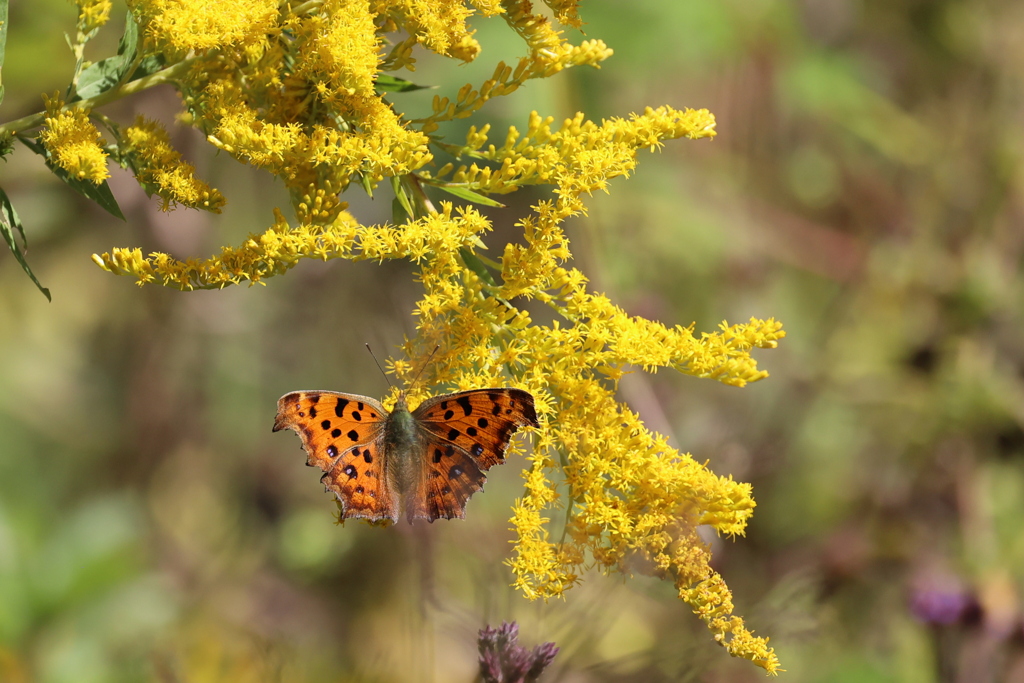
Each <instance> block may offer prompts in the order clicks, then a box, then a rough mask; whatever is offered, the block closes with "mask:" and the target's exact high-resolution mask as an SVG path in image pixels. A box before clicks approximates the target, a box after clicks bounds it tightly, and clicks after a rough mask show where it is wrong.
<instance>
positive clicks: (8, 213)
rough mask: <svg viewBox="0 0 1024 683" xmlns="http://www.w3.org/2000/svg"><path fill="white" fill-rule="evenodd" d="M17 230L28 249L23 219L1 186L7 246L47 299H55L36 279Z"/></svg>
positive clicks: (0, 219) (0, 218)
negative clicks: (19, 244)
mask: <svg viewBox="0 0 1024 683" xmlns="http://www.w3.org/2000/svg"><path fill="white" fill-rule="evenodd" d="M15 230H17V231H18V233H19V234H20V235H21V240H22V241H23V242H25V248H26V249H27V248H28V242H27V241H25V228H24V226H22V224H21V219H20V218H18V212H17V211H15V210H14V207H13V206H12V205H11V200H10V199H8V198H7V193H6V192H4V191H3V189H2V188H0V233H3V236H4V242H7V246H8V247H10V249H11V253H12V254H14V258H16V259H17V260H18V263H20V264H21V267H22V269H23V270H24V271H25V272H26V273H28V276H29V277H30V278H32V282H34V283H36V287H38V288H39V291H40V292H42V293H43V295H44V296H45V297H46V300H47V301H53V299H52V298H51V297H50V290H48V289H47V288H46V287H43V285H42V284H41V283H40V282H39V280H37V279H36V276H35V274H34V273H33V272H32V269H31V268H29V266H28V261H26V260H25V252H24V251H22V249H21V247H20V246H18V240H17V239H16V238H15V237H14V231H15Z"/></svg>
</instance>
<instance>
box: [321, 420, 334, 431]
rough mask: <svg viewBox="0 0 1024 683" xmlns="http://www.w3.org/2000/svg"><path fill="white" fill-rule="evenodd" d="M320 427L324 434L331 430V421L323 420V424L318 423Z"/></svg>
mask: <svg viewBox="0 0 1024 683" xmlns="http://www.w3.org/2000/svg"><path fill="white" fill-rule="evenodd" d="M320 426H321V427H323V430H324V431H325V432H326V431H327V430H328V429H330V428H331V421H330V420H324V421H323V422H321V423H320Z"/></svg>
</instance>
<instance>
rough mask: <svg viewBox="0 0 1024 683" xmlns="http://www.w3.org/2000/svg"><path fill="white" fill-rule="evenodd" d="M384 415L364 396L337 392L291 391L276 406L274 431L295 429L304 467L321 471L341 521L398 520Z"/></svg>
mask: <svg viewBox="0 0 1024 683" xmlns="http://www.w3.org/2000/svg"><path fill="white" fill-rule="evenodd" d="M387 419H388V412H387V411H386V410H385V409H384V406H382V405H381V404H380V403H379V402H377V401H375V400H374V399H372V398H369V397H368V396H359V395H357V394H342V393H339V392H335V391H293V392H291V393H289V394H285V395H284V396H282V397H281V398H280V399H279V400H278V402H277V417H276V419H275V420H274V431H275V432H276V431H279V430H281V429H293V430H295V432H296V433H297V434H298V435H299V438H300V439H302V447H303V448H304V449H305V451H306V456H307V460H306V464H307V465H310V466H312V465H316V466H317V467H319V468H320V469H322V470H323V471H324V476H323V477H321V478H320V481H322V482H323V483H324V485H325V486H326V487H327V490H328V491H331V492H332V493H334V494H335V495H336V496H337V497H338V500H340V501H341V505H342V511H341V518H342V519H347V518H350V517H359V518H364V519H369V520H372V521H380V520H385V519H388V520H391V521H392V522H396V521H398V497H397V495H396V494H395V491H394V486H392V483H391V482H390V481H389V478H388V468H387V466H386V463H385V462H384V426H385V424H386V422H387Z"/></svg>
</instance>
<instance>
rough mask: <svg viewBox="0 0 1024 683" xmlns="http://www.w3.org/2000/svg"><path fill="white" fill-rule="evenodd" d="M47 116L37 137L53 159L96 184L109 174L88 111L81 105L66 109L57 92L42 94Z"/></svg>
mask: <svg viewBox="0 0 1024 683" xmlns="http://www.w3.org/2000/svg"><path fill="white" fill-rule="evenodd" d="M43 99H44V100H45V102H46V118H45V121H44V128H43V130H42V131H40V133H39V139H40V140H41V141H42V143H43V145H44V146H45V147H46V149H47V151H48V152H49V153H50V156H51V159H52V160H53V163H55V164H56V165H57V166H59V167H60V168H62V169H64V170H65V171H67V172H68V174H70V175H71V177H73V178H77V179H79V180H89V181H91V182H93V183H96V184H97V185H99V184H100V183H102V182H103V181H104V180H106V179H107V178H109V177H110V172H109V171H108V170H107V153H106V152H105V151H104V150H103V148H102V147H101V145H102V144H104V143H105V141H104V140H103V138H102V137H100V132H99V131H98V130H96V126H94V125H92V123H90V121H89V114H88V112H87V111H84V110H82V109H74V108H72V109H65V110H62V109H61V107H62V106H63V103H62V102H61V100H60V98H59V97H58V96H57V95H54V96H53V97H52V98H51V97H46V96H45V95H44V96H43Z"/></svg>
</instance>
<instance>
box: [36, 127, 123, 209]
mask: <svg viewBox="0 0 1024 683" xmlns="http://www.w3.org/2000/svg"><path fill="white" fill-rule="evenodd" d="M18 139H19V140H21V142H22V143H23V144H24V145H25V146H26V147H28V148H29V149H30V150H32V151H33V152H35V153H36V154H38V155H40V156H41V157H43V159H45V160H46V165H47V166H48V167H49V169H50V170H51V171H53V174H54V175H55V176H57V177H58V178H60V179H61V180H63V181H64V182H65V183H67V185H68V186H69V187H70V188H72V189H73V190H75V191H76V192H78V193H79V194H81V195H82V196H84V197H85V198H87V199H91V200H92V201H94V202H96V203H97V204H99V205H100V206H101V207H103V209H105V210H106V211H107V213H109V214H110V215H112V216H115V217H117V218H120V219H121V220H126V219H125V217H124V214H123V213H121V207H120V206H118V205H117V200H116V199H114V193H113V192H111V191H110V186H109V185H108V184H107V181H106V180H104V181H103V182H102V183H100V184H99V185H97V184H96V183H94V182H92V181H91V180H81V179H79V178H75V177H74V176H72V175H70V174H69V173H68V172H67V171H65V170H64V169H63V168H61V167H60V166H57V165H56V164H54V163H53V161H52V159H51V158H50V153H49V151H47V149H46V148H45V147H43V145H42V143H40V142H39V141H38V140H33V139H32V138H27V137H25V136H23V135H19V136H18Z"/></svg>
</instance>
